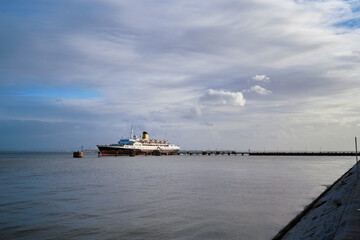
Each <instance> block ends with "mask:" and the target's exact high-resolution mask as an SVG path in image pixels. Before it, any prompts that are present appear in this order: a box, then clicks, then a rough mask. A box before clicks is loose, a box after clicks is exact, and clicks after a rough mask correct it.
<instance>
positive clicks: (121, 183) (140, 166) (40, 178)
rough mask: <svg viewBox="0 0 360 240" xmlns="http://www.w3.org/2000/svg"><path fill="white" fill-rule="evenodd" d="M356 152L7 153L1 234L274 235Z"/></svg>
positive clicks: (1, 170) (0, 167)
mask: <svg viewBox="0 0 360 240" xmlns="http://www.w3.org/2000/svg"><path fill="white" fill-rule="evenodd" d="M354 163H355V160H354V159H353V158H352V157H281V156H280V157H279V156H276V157H260V156H258V157H256V156H159V157H155V156H151V157H132V158H130V157H102V158H97V155H96V153H93V154H91V153H86V154H85V157H84V158H82V159H74V158H72V153H0V190H1V191H0V233H1V236H2V238H5V239H13V238H28V239H41V238H46V239H51V238H67V239H71V238H72V239H270V238H271V237H272V236H274V235H275V234H276V233H277V231H278V230H280V229H281V228H282V227H283V226H284V225H285V224H286V223H287V222H288V221H289V220H291V219H292V218H293V217H294V216H295V215H296V214H297V212H299V211H301V210H302V208H303V207H304V206H305V205H306V204H308V203H309V202H310V201H311V200H312V199H313V198H315V197H316V196H317V195H319V194H320V193H321V192H322V191H323V190H324V189H325V186H326V185H330V184H331V183H332V182H334V181H335V180H336V179H337V178H339V177H340V176H341V175H342V174H343V173H344V172H345V171H346V170H348V169H349V168H350V167H351V166H352V165H353V164H354Z"/></svg>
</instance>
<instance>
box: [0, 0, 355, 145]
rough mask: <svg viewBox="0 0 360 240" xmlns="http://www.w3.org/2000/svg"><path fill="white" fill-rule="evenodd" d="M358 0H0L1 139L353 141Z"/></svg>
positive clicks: (0, 142)
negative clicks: (140, 136) (146, 134)
mask: <svg viewBox="0 0 360 240" xmlns="http://www.w3.org/2000/svg"><path fill="white" fill-rule="evenodd" d="M359 9H360V2H359V1H352V0H350V1H338V0H331V1H305V0H301V1H290V0H277V1H264V0H254V1H240V0H238V1H232V0H221V1H220V0H210V1H206V2H194V1H190V0H189V1H187V0H183V1H160V0H146V1H145V0H143V1H140V0H132V1H115V0H104V1H99V0H92V1H74V0H69V1H68V0H65V1H61V2H54V1H25V0H23V1H16V0H15V1H13V0H12V1H1V3H0V28H1V29H0V30H1V33H0V40H1V43H2V44H1V45H0V133H1V134H0V150H73V149H76V148H79V147H81V146H82V145H84V146H85V148H95V146H96V144H109V143H115V142H117V140H118V139H119V138H121V137H123V136H128V135H129V131H130V126H131V124H134V126H135V132H136V133H137V134H140V133H141V132H142V131H143V130H146V131H147V132H149V134H150V137H151V138H164V135H165V132H167V138H168V140H170V141H171V142H173V143H176V144H179V145H180V146H181V147H182V148H184V149H214V148H218V149H220V148H226V149H237V150H247V149H253V150H263V149H264V148H265V149H268V150H275V149H280V150H285V151H287V150H290V149H293V150H305V149H307V150H314V151H317V150H319V149H320V148H321V149H322V150H353V148H354V147H353V140H354V137H355V136H359V135H360V134H359V133H360V131H359V130H360V114H359V109H360V101H359V100H360V96H359V95H360V87H359V83H360V67H359V65H360V45H359V42H360V29H359V27H360V26H359V19H360V11H359Z"/></svg>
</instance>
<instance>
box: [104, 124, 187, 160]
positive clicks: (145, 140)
mask: <svg viewBox="0 0 360 240" xmlns="http://www.w3.org/2000/svg"><path fill="white" fill-rule="evenodd" d="M97 147H98V149H99V151H100V154H101V155H102V156H135V155H178V153H179V150H180V147H179V146H176V145H174V144H170V143H169V142H168V141H166V140H155V139H149V135H148V133H147V132H145V131H144V132H143V135H142V138H137V137H136V136H135V135H134V134H133V127H131V133H130V138H123V139H120V141H118V143H117V144H110V145H97Z"/></svg>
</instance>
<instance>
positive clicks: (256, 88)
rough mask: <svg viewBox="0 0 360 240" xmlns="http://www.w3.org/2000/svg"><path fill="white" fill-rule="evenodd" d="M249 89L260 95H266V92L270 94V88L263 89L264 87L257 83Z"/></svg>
mask: <svg viewBox="0 0 360 240" xmlns="http://www.w3.org/2000/svg"><path fill="white" fill-rule="evenodd" d="M250 91H252V92H256V93H258V94H260V95H268V94H271V91H270V90H267V89H265V88H263V87H261V86H259V85H255V86H252V87H251V88H250Z"/></svg>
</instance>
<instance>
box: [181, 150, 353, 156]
mask: <svg viewBox="0 0 360 240" xmlns="http://www.w3.org/2000/svg"><path fill="white" fill-rule="evenodd" d="M179 155H242V156H244V155H249V156H355V155H356V152H352V151H322V152H309V151H307V152H292V151H291V152H280V151H275V152H273V151H268V152H265V151H264V152H262V151H254V152H252V151H247V152H245V151H236V150H181V151H179Z"/></svg>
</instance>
